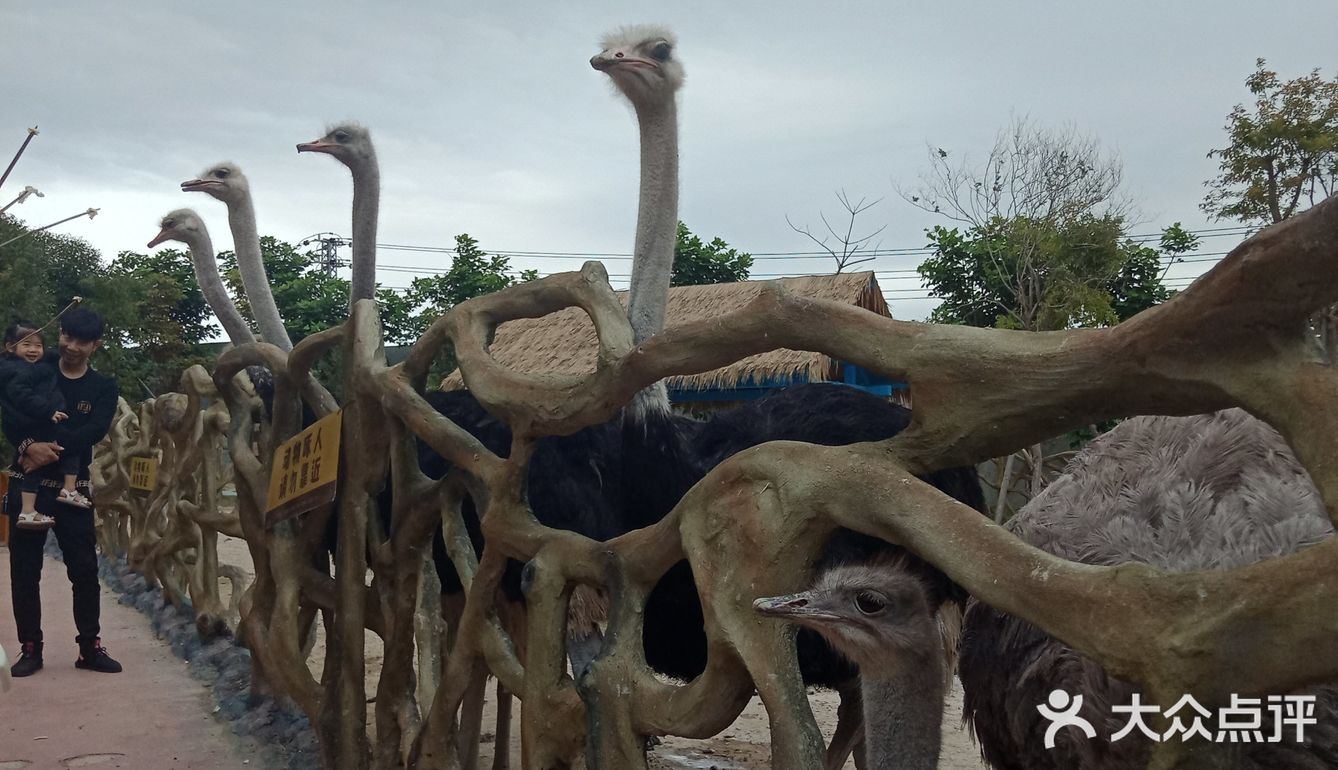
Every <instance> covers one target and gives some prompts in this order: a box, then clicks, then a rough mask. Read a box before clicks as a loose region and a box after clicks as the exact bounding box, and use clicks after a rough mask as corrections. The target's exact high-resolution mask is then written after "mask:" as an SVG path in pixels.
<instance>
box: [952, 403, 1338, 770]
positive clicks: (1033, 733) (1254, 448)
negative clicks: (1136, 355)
mask: <svg viewBox="0 0 1338 770" xmlns="http://www.w3.org/2000/svg"><path fill="white" fill-rule="evenodd" d="M1008 528H1009V529H1010V530H1011V531H1012V532H1013V533H1014V534H1016V535H1017V536H1018V537H1020V538H1022V539H1023V540H1024V541H1026V542H1028V543H1030V544H1032V545H1034V546H1036V547H1038V548H1040V549H1042V550H1044V551H1047V552H1049V553H1051V554H1054V555H1056V556H1060V557H1063V558H1065V559H1070V560H1072V561H1077V562H1082V563H1085V564H1094V565H1116V564H1122V563H1126V562H1142V563H1145V564H1149V565H1152V566H1154V567H1157V568H1159V569H1163V570H1167V571H1170V572H1189V571H1196V570H1212V569H1230V568H1232V567H1238V566H1241V565H1245V564H1250V563H1253V562H1257V561H1261V560H1263V559H1267V558H1271V557H1275V556H1282V555H1285V554H1290V553H1295V552H1296V551H1299V550H1301V549H1303V548H1306V547H1308V546H1311V545H1315V544H1316V543H1319V542H1321V541H1323V540H1325V539H1327V538H1329V537H1331V536H1332V535H1333V527H1332V525H1331V524H1330V522H1329V517H1328V515H1327V513H1326V512H1325V509H1324V506H1323V503H1322V502H1321V500H1320V497H1319V493H1318V491H1317V490H1316V489H1315V487H1314V484H1313V483H1312V482H1311V480H1310V477H1309V476H1308V475H1307V474H1306V472H1305V469H1304V468H1302V467H1301V464H1300V463H1299V462H1298V461H1297V460H1296V457H1295V456H1294V455H1293V454H1292V452H1291V450H1290V449H1289V448H1288V447H1287V445H1286V443H1285V442H1284V441H1283V440H1282V437H1281V436H1280V435H1278V433H1277V432H1276V431H1274V430H1273V429H1272V428H1271V427H1269V426H1268V425H1267V424H1266V423H1264V422H1262V421H1260V420H1258V419H1255V418H1254V417H1251V416H1250V415H1249V414H1247V413H1246V412H1244V411H1242V410H1240V409H1230V410H1226V411H1222V412H1217V413H1214V414H1208V415H1198V416H1193V417H1137V418H1134V419H1131V420H1127V421H1125V422H1123V423H1121V424H1120V425H1119V426H1117V427H1116V428H1115V429H1114V430H1112V431H1110V432H1109V433H1107V434H1105V435H1103V436H1100V437H1098V438H1097V439H1096V440H1095V441H1093V442H1092V443H1091V444H1090V445H1088V446H1087V447H1086V448H1085V449H1084V450H1083V451H1082V452H1080V453H1079V454H1078V455H1077V456H1076V457H1075V458H1074V459H1073V460H1072V461H1071V462H1070V464H1069V466H1068V468H1067V469H1066V471H1065V473H1064V475H1063V476H1061V477H1060V478H1059V479H1057V480H1056V481H1055V482H1054V483H1053V484H1051V485H1050V486H1049V487H1047V488H1046V489H1045V491H1044V492H1042V493H1041V494H1040V495H1037V497H1036V498H1035V499H1034V500H1032V501H1031V502H1030V503H1029V504H1028V505H1027V506H1026V507H1025V508H1023V510H1022V511H1020V512H1019V513H1018V515H1017V516H1015V517H1014V518H1013V519H1012V520H1011V521H1010V522H1009V523H1008ZM960 666H961V667H960V674H961V679H962V686H963V689H964V691H965V717H966V719H967V721H968V722H969V723H970V725H971V727H972V729H973V730H974V732H975V734H976V736H977V739H978V741H979V742H980V745H981V752H982V754H983V755H984V757H985V759H986V760H987V761H989V762H990V763H991V764H992V765H993V766H994V767H996V768H1029V769H1031V768H1056V769H1057V768H1135V767H1144V766H1146V764H1147V760H1148V755H1149V752H1150V749H1151V746H1152V742H1151V740H1150V739H1147V738H1144V737H1143V736H1141V734H1138V733H1137V732H1135V733H1134V734H1131V735H1128V736H1126V737H1124V738H1123V739H1121V740H1120V741H1117V742H1114V743H1112V742H1111V741H1110V740H1109V739H1110V737H1111V736H1112V735H1113V734H1114V733H1116V732H1118V731H1119V730H1120V729H1122V728H1123V727H1124V726H1125V722H1126V721H1127V715H1123V714H1113V713H1112V712H1111V706H1112V704H1126V705H1127V704H1128V703H1130V701H1131V696H1132V694H1133V692H1134V690H1135V688H1134V686H1133V685H1132V684H1130V683H1128V682H1124V681H1121V680H1118V679H1115V678H1113V677H1111V676H1109V675H1108V674H1107V673H1106V672H1105V671H1104V670H1103V669H1102V668H1101V667H1100V666H1099V665H1098V664H1097V663H1095V662H1094V661H1091V660H1089V659H1087V658H1085V657H1084V656H1082V655H1080V654H1078V653H1077V652H1075V651H1073V650H1072V649H1071V648H1069V647H1068V646H1067V645H1065V644H1063V643H1061V642H1059V641H1057V640H1055V639H1053V638H1052V637H1050V636H1049V635H1047V634H1045V633H1043V632H1041V631H1040V630H1039V629H1037V628H1036V627H1035V626H1033V625H1031V624H1030V623H1027V622H1025V621H1023V620H1020V619H1018V618H1016V617H1013V616H1011V615H1008V614H1005V613H1001V612H998V611H996V610H994V609H993V608H991V607H989V606H987V605H984V604H979V603H973V604H972V606H971V607H970V608H969V609H968V611H967V615H966V618H965V620H964V623H963V633H962V647H961V664H960ZM1057 688H1058V689H1063V690H1065V691H1067V692H1068V693H1070V694H1074V695H1076V694H1082V696H1083V701H1084V703H1083V709H1082V711H1081V712H1080V713H1081V715H1082V716H1083V717H1084V718H1086V719H1088V720H1089V721H1090V722H1091V723H1092V724H1093V726H1094V727H1095V728H1096V730H1097V737H1096V738H1095V739H1087V738H1085V737H1084V736H1082V735H1081V734H1080V733H1079V732H1078V731H1076V730H1071V729H1066V730H1061V731H1059V733H1058V735H1057V739H1056V740H1057V745H1056V746H1055V748H1054V749H1053V750H1046V749H1045V748H1044V746H1043V743H1042V738H1043V736H1044V733H1045V729H1046V728H1047V727H1048V726H1049V724H1050V723H1049V721H1048V720H1044V719H1043V718H1042V717H1041V716H1040V714H1039V712H1037V710H1036V706H1037V704H1040V703H1044V702H1045V699H1046V697H1047V696H1048V694H1049V693H1050V692H1051V691H1052V690H1054V689H1057ZM1306 692H1307V693H1308V694H1314V695H1316V696H1317V697H1318V708H1317V714H1318V715H1319V721H1320V724H1319V725H1317V726H1313V727H1310V728H1308V730H1307V739H1308V740H1307V742H1306V743H1304V744H1297V743H1295V742H1282V743H1263V744H1258V743H1254V744H1227V745H1224V746H1221V747H1220V750H1221V752H1222V757H1221V761H1222V762H1225V763H1227V764H1226V765H1224V766H1232V767H1242V768H1256V767H1257V768H1265V767H1270V768H1271V767H1288V768H1322V767H1335V766H1338V720H1335V719H1334V716H1335V715H1338V691H1336V690H1334V689H1332V688H1329V687H1320V688H1314V689H1311V690H1307V691H1306ZM1277 694H1280V693H1277ZM1158 705H1160V706H1161V707H1162V708H1169V707H1170V706H1171V705H1173V704H1169V703H1165V704H1158ZM1270 721H1271V720H1270V719H1269V717H1268V715H1267V714H1266V715H1265V730H1266V733H1265V734H1266V735H1267V734H1270V733H1271V729H1272V728H1271V725H1270Z"/></svg>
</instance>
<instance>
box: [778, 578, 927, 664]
mask: <svg viewBox="0 0 1338 770" xmlns="http://www.w3.org/2000/svg"><path fill="white" fill-rule="evenodd" d="M753 609H755V610H756V611H757V612H759V613H761V614H763V615H769V616H772V617H776V618H781V619H783V620H787V621H789V622H791V623H794V624H796V625H800V626H804V627H806V628H810V629H812V630H814V631H816V632H817V633H818V634H820V635H821V636H822V638H823V639H825V640H827V643H828V644H830V645H831V646H832V648H833V649H835V650H836V651H837V652H840V653H841V654H842V655H845V656H846V657H847V658H849V659H850V660H851V661H852V662H854V663H855V664H856V665H857V666H859V667H860V670H861V671H871V670H877V669H887V668H889V663H892V664H893V665H895V663H894V660H897V659H899V660H902V661H905V660H906V659H907V658H913V659H918V658H922V657H924V656H925V655H926V654H934V655H941V654H942V641H941V640H940V638H939V636H938V629H937V624H936V622H935V620H934V614H933V611H932V610H931V609H930V607H929V600H928V599H927V597H926V596H925V589H924V586H923V585H922V584H921V583H920V580H919V579H918V578H916V577H915V576H914V575H912V574H910V573H909V572H907V571H906V569H905V566H904V564H902V563H901V562H900V561H882V562H873V563H869V564H843V565H839V566H837V567H833V568H832V569H830V570H828V571H827V572H824V573H823V574H822V575H821V576H820V577H819V578H818V581H817V583H816V584H815V585H814V586H813V587H812V588H811V589H809V590H807V591H804V592H802V593H797V594H791V595H789V596H774V597H770V598H761V599H757V600H756V601H754V602H753Z"/></svg>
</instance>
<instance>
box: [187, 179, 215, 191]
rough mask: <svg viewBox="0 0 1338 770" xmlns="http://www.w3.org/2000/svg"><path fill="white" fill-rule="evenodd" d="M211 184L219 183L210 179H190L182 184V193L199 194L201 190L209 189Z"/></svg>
mask: <svg viewBox="0 0 1338 770" xmlns="http://www.w3.org/2000/svg"><path fill="white" fill-rule="evenodd" d="M211 184H218V182H215V181H212V180H209V179H188V180H186V181H184V182H182V183H181V191H182V192H197V191H199V190H203V189H204V188H206V187H208V186H209V185H211Z"/></svg>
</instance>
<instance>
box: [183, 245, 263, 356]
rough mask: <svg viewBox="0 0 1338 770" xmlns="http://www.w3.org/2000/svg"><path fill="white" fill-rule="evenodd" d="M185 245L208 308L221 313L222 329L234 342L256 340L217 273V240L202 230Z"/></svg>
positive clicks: (219, 315) (219, 316)
mask: <svg viewBox="0 0 1338 770" xmlns="http://www.w3.org/2000/svg"><path fill="white" fill-rule="evenodd" d="M186 245H188V246H190V261H191V265H192V266H194V268H195V280H196V281H198V282H199V284H200V292H201V293H202V294H204V301H205V302H206V303H208V304H209V309H210V310H213V311H214V315H216V316H218V322H219V323H220V324H222V325H223V332H224V333H225V334H227V335H228V339H229V340H231V341H232V344H233V345H244V344H246V343H248V342H255V341H256V340H255V336H254V335H252V334H251V327H249V326H247V325H246V320H245V319H243V318H242V314H241V313H240V312H239V311H238V310H237V306H236V305H234V304H233V303H232V297H229V296H228V290H227V289H226V288H224V286H223V278H222V277H221V276H219V274H218V262H217V261H216V260H215V258H214V243H213V241H211V240H210V239H209V233H206V232H201V233H200V234H199V237H198V238H197V239H195V241H194V242H192V243H188V244H186Z"/></svg>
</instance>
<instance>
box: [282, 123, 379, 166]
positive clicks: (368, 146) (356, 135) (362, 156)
mask: <svg viewBox="0 0 1338 770" xmlns="http://www.w3.org/2000/svg"><path fill="white" fill-rule="evenodd" d="M297 151H298V152H323V153H326V154H327V155H333V156H334V157H335V158H336V159H337V160H338V161H339V162H340V163H343V164H344V165H345V166H348V167H349V168H357V167H359V166H363V165H366V164H367V163H369V162H372V161H374V160H376V151H375V150H374V149H373V148H372V135H371V132H369V131H368V130H367V129H366V128H364V127H363V126H360V125H358V124H357V123H340V124H338V125H335V126H332V127H331V128H328V129H326V131H325V136H322V137H321V138H320V139H317V140H316V141H314V142H303V143H301V144H299V145H298V146H297Z"/></svg>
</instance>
